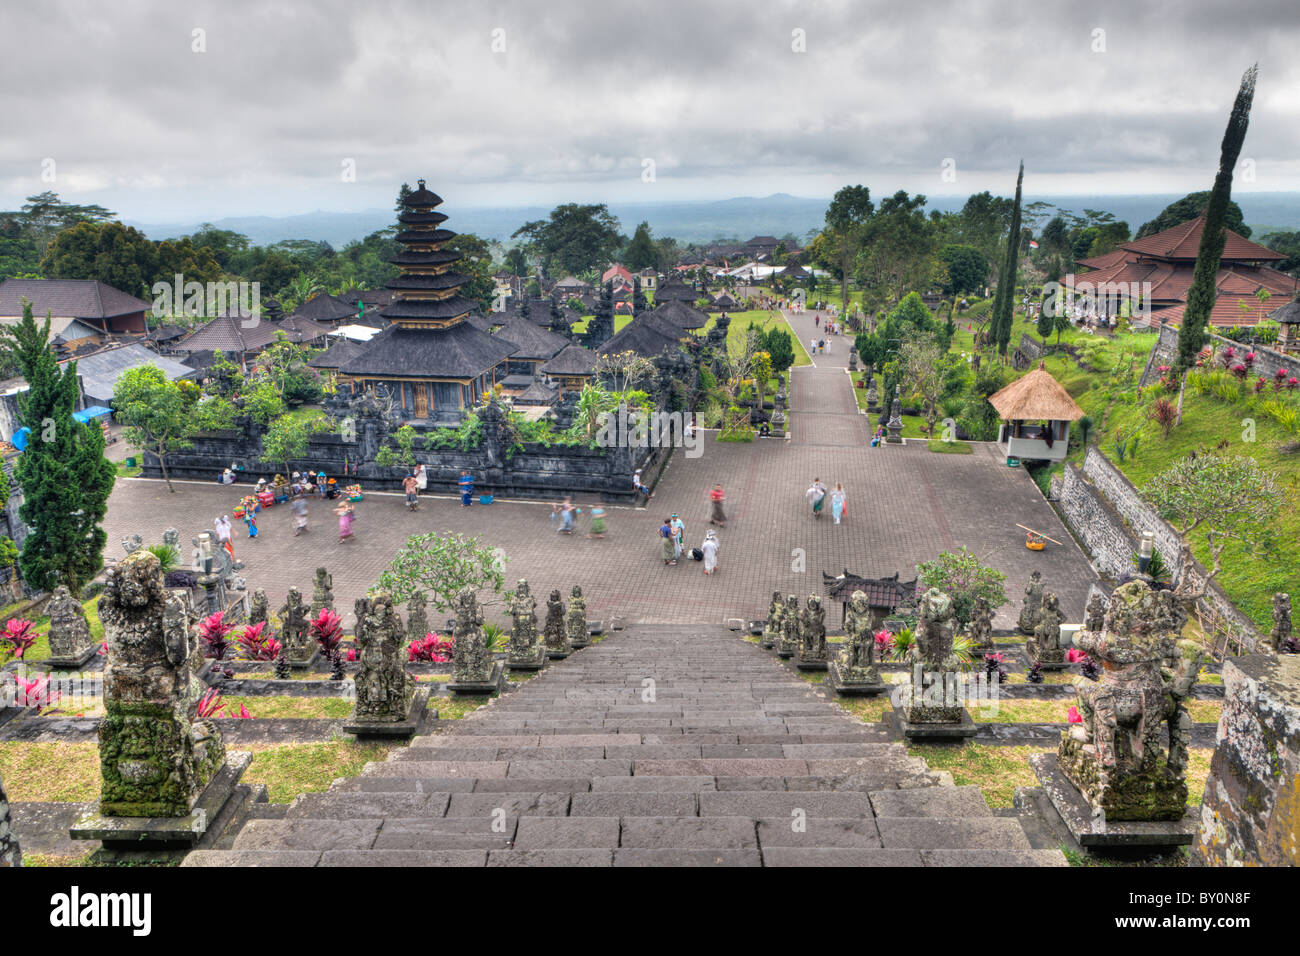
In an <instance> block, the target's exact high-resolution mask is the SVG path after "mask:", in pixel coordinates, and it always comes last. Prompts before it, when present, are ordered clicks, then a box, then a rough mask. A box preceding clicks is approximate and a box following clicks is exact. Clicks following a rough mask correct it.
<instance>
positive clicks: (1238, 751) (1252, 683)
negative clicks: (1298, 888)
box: [1191, 654, 1300, 866]
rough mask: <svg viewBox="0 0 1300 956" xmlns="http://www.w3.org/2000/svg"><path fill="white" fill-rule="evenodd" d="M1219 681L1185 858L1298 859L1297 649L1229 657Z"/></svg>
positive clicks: (1200, 861) (1235, 861)
mask: <svg viewBox="0 0 1300 956" xmlns="http://www.w3.org/2000/svg"><path fill="white" fill-rule="evenodd" d="M1223 685H1224V700H1223V710H1222V711H1221V713H1220V716H1219V729H1218V735H1217V742H1216V746H1215V749H1214V757H1213V758H1212V759H1211V761H1210V776H1209V778H1208V779H1207V780H1206V781H1205V795H1204V797H1202V799H1201V829H1200V834H1199V836H1198V839H1197V840H1196V843H1195V844H1194V845H1193V847H1192V857H1191V862H1192V864H1193V865H1200V866H1243V865H1245V866H1251V865H1253V866H1297V865H1300V655H1295V654H1284V655H1282V656H1281V657H1280V658H1276V657H1272V656H1269V655H1264V654H1252V655H1250V656H1249V657H1241V658H1232V659H1229V660H1228V661H1225V662H1224V665H1223Z"/></svg>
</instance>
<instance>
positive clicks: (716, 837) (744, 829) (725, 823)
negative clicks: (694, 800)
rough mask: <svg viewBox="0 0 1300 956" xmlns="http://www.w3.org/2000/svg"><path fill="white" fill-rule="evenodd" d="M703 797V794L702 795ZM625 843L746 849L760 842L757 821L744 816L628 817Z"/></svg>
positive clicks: (667, 847) (651, 845)
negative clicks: (756, 829) (756, 830)
mask: <svg viewBox="0 0 1300 956" xmlns="http://www.w3.org/2000/svg"><path fill="white" fill-rule="evenodd" d="M701 797H703V795H701ZM620 845H621V846H623V847H643V848H646V849H686V848H690V849H746V848H751V847H757V846H758V838H757V836H756V834H755V829H754V821H753V820H751V819H747V818H743V817H695V818H691V817H684V818H676V817H628V818H627V819H625V820H624V821H623V831H622V837H621V843H620Z"/></svg>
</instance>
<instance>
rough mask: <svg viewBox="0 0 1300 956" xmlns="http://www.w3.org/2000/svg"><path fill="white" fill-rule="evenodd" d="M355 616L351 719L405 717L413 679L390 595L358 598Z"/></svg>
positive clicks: (382, 720) (403, 634)
mask: <svg viewBox="0 0 1300 956" xmlns="http://www.w3.org/2000/svg"><path fill="white" fill-rule="evenodd" d="M356 616H357V626H356V632H355V638H356V646H357V652H358V653H357V659H358V660H359V661H360V663H361V668H360V670H358V671H357V674H356V676H355V677H354V678H353V683H354V685H355V687H356V693H357V698H356V706H355V707H354V708H353V711H352V717H351V718H350V723H359V722H374V723H390V722H391V723H396V722H400V721H405V720H407V719H408V716H409V714H410V710H411V699H412V695H413V694H414V693H415V681H414V680H412V679H411V676H410V675H409V674H407V673H406V667H405V665H406V656H407V655H406V641H405V637H406V628H405V627H404V626H403V624H402V619H401V617H399V616H398V614H397V611H396V609H395V608H394V607H393V596H392V595H391V594H387V593H382V592H381V593H379V594H376V595H374V596H373V597H369V598H361V599H359V600H358V601H357V603H356ZM458 650H459V648H458Z"/></svg>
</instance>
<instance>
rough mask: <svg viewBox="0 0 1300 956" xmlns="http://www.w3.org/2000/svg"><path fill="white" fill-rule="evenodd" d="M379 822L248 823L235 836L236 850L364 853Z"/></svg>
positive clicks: (285, 821)
mask: <svg viewBox="0 0 1300 956" xmlns="http://www.w3.org/2000/svg"><path fill="white" fill-rule="evenodd" d="M379 824H380V821H379V820H309V819H299V820H249V821H248V823H246V824H245V825H244V829H243V830H241V831H240V833H239V835H238V836H237V837H235V845H234V849H236V850H365V849H367V848H369V847H370V846H371V845H372V844H373V843H374V842H375V835H376V834H377V833H378V832H379Z"/></svg>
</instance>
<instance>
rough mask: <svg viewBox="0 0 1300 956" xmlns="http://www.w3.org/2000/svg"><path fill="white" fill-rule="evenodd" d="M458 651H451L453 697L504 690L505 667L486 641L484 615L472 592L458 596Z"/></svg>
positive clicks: (467, 591) (465, 591) (449, 687)
mask: <svg viewBox="0 0 1300 956" xmlns="http://www.w3.org/2000/svg"><path fill="white" fill-rule="evenodd" d="M455 634H456V648H455V650H454V651H452V659H451V661H452V671H451V682H450V683H449V684H448V685H447V689H448V690H449V691H451V692H452V693H453V694H460V695H465V694H476V695H482V694H492V693H495V692H496V691H498V690H500V689H501V672H502V667H501V664H500V663H499V662H497V661H496V660H495V659H494V658H493V656H492V653H491V651H489V650H488V647H487V643H486V642H485V641H484V640H483V612H482V610H480V608H479V606H478V598H477V597H475V595H474V590H473V589H472V588H465V589H464V590H462V591H461V592H460V593H459V594H457V595H456V630H455Z"/></svg>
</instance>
